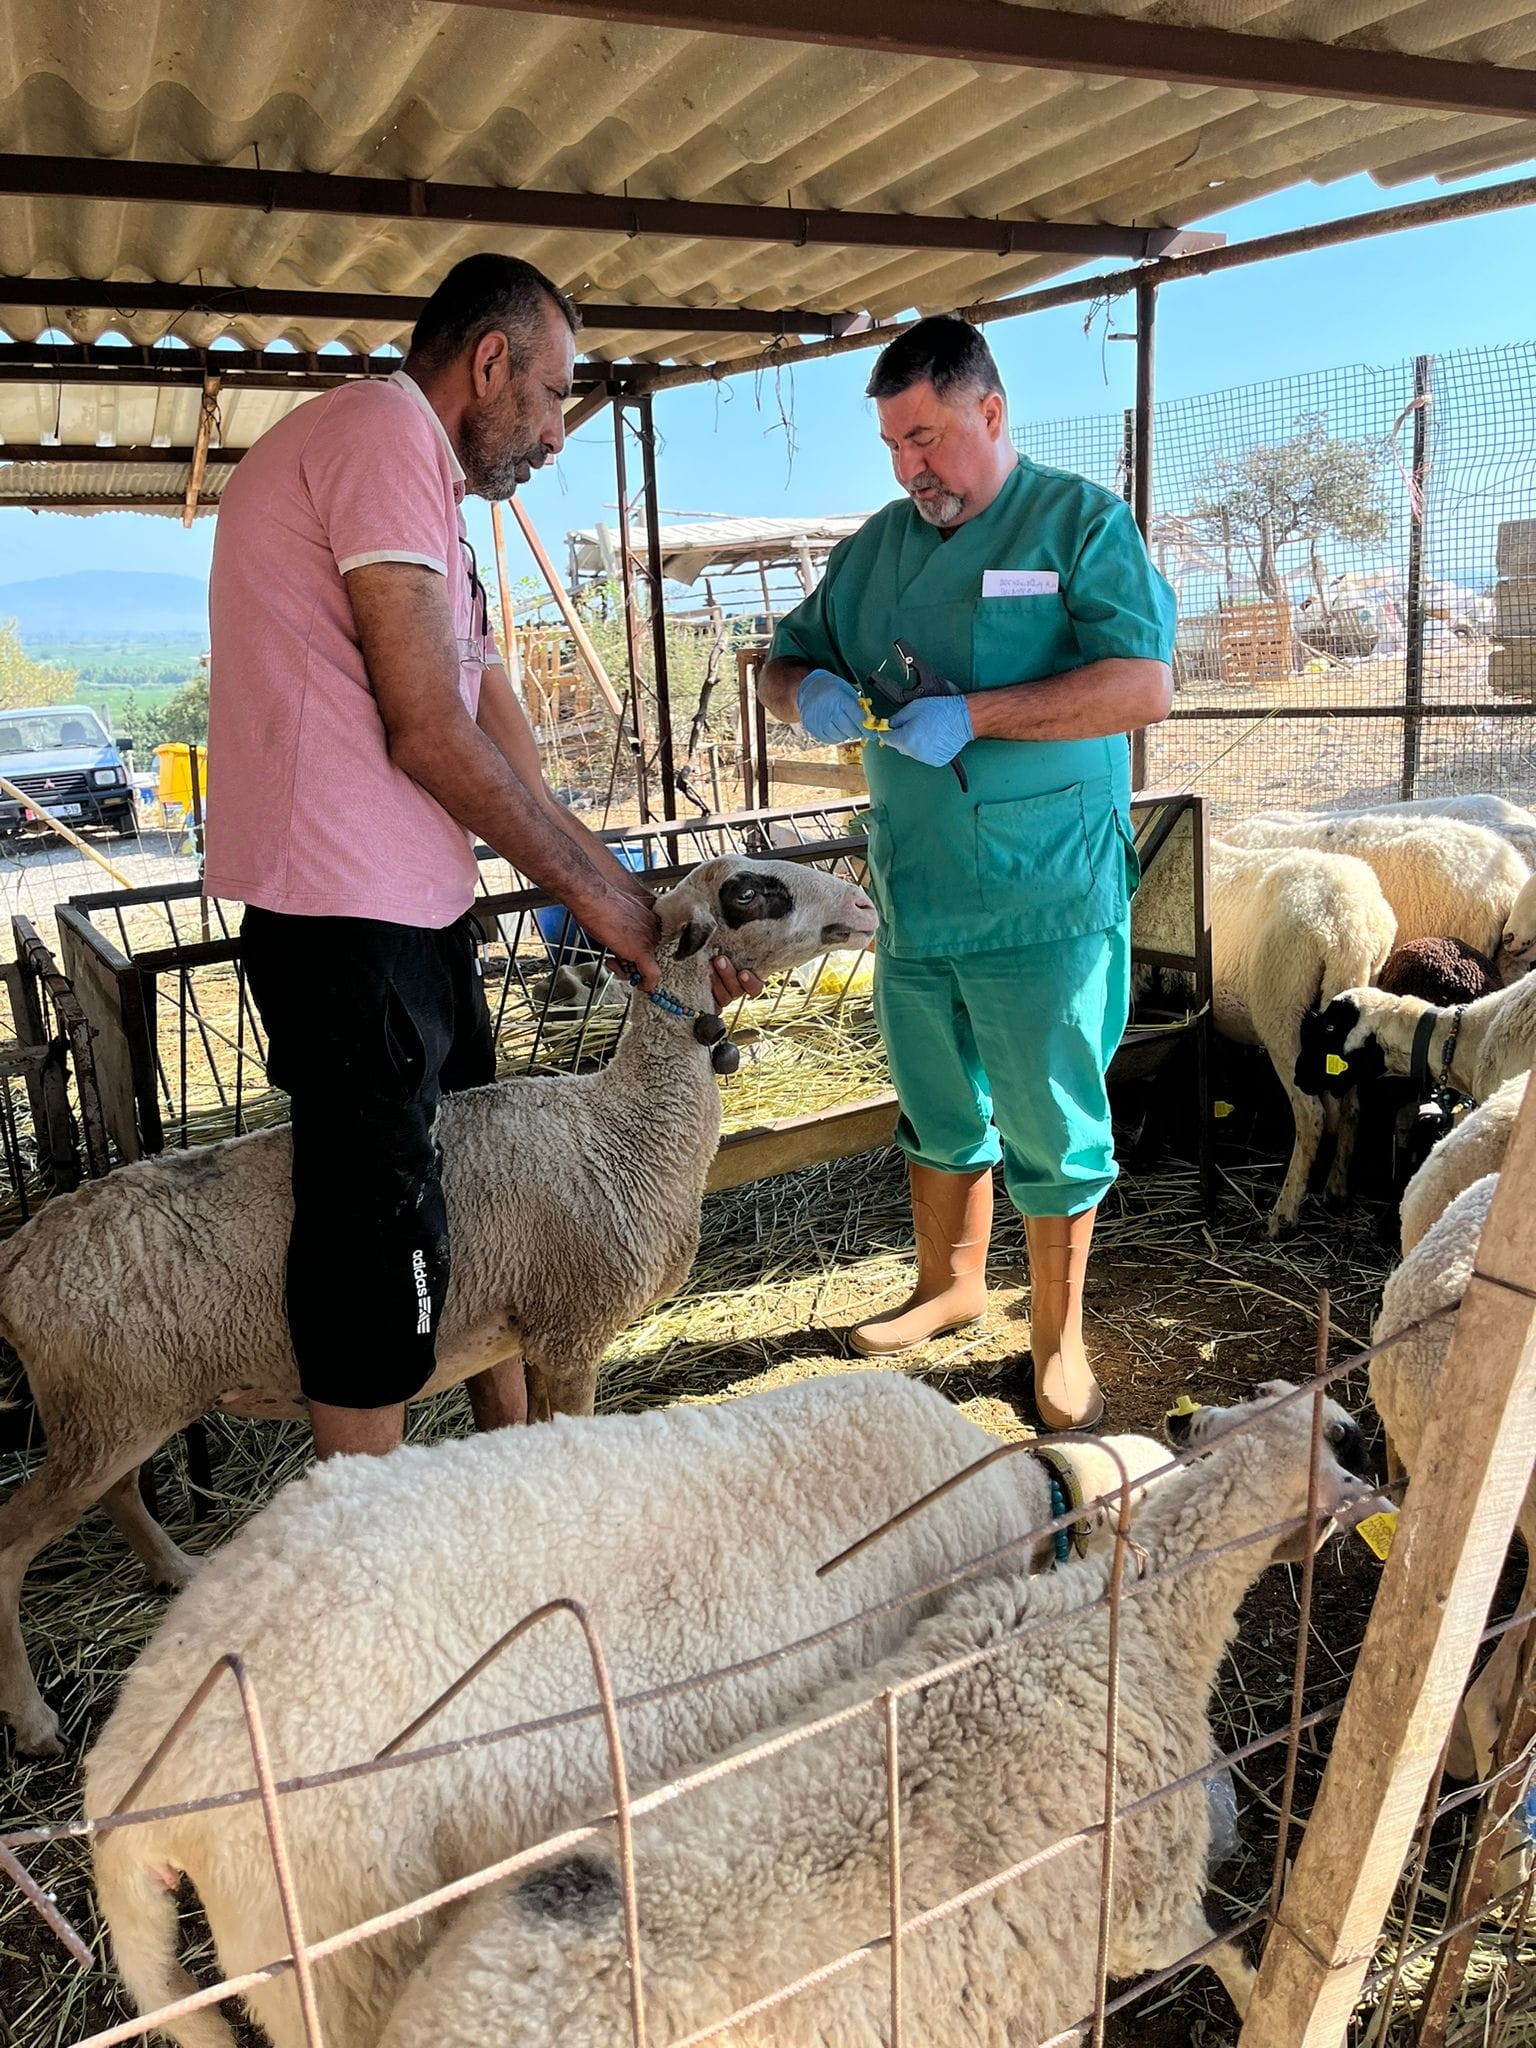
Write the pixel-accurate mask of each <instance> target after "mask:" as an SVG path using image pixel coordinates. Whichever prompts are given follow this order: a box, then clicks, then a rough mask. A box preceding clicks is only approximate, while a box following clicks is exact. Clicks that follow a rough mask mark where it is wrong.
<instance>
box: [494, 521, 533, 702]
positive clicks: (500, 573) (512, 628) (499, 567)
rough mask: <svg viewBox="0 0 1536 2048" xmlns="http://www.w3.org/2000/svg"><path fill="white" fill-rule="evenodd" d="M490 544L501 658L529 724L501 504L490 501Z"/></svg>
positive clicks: (521, 654) (521, 653) (526, 692)
mask: <svg viewBox="0 0 1536 2048" xmlns="http://www.w3.org/2000/svg"><path fill="white" fill-rule="evenodd" d="M491 547H492V549H493V550H494V552H495V555H496V596H497V599H498V601H499V602H500V605H501V658H502V660H503V662H505V664H506V670H507V674H508V676H509V677H510V678H511V680H512V687H513V689H514V690H516V691H517V693H518V694H519V696H521V698H522V699H523V705H524V709H525V710H526V711H527V713H528V720H529V723H530V724H531V725H537V723H538V720H537V719H536V718H535V717H534V715H533V706H532V704H531V703H529V701H528V691H527V688H526V686H525V685H524V682H523V650H522V649H521V648H520V647H519V646H518V644H517V623H516V621H515V620H514V618H513V616H512V593H511V591H510V590H509V589H508V587H507V542H506V535H505V534H504V533H503V531H502V525H501V507H500V505H499V504H497V503H496V502H495V501H494V500H493V501H492V504H491Z"/></svg>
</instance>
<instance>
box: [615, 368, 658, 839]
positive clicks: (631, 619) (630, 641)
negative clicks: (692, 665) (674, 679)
mask: <svg viewBox="0 0 1536 2048" xmlns="http://www.w3.org/2000/svg"><path fill="white" fill-rule="evenodd" d="M624 415H625V403H624V399H623V397H622V395H619V394H616V395H615V397H614V401H613V472H614V481H615V484H616V485H617V491H616V495H617V497H618V501H619V584H620V587H621V589H622V590H623V593H624V645H625V648H626V650H627V652H628V656H629V715H630V720H631V723H632V725H633V727H634V748H635V785H636V790H637V793H638V795H639V799H640V821H641V823H642V824H649V823H650V817H651V793H650V789H649V787H648V785H647V777H646V772H645V696H644V691H643V688H642V684H641V670H640V616H639V613H638V612H637V611H636V609H635V563H634V557H633V556H632V555H631V554H630V551H629V480H628V465H627V463H626V461H625V458H624V436H625V433H626V432H627V431H628V421H627V420H626V419H625V416H624Z"/></svg>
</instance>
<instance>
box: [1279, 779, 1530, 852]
mask: <svg viewBox="0 0 1536 2048" xmlns="http://www.w3.org/2000/svg"><path fill="white" fill-rule="evenodd" d="M1260 815H1261V816H1262V819H1263V821H1264V823H1265V824H1266V825H1275V826H1278V827H1281V828H1282V830H1284V829H1289V828H1292V827H1295V826H1298V825H1303V826H1305V825H1312V824H1316V823H1317V821H1318V819H1319V818H1327V819H1333V820H1338V819H1345V818H1369V819H1371V820H1372V821H1373V822H1385V823H1388V824H1394V825H1396V826H1398V827H1399V829H1401V830H1404V831H1410V832H1411V831H1416V830H1417V829H1418V828H1419V827H1420V826H1421V825H1423V824H1424V823H1425V822H1426V821H1427V820H1430V819H1434V818H1451V819H1454V820H1455V821H1456V822H1457V823H1458V824H1461V825H1478V826H1481V827H1482V829H1483V830H1484V831H1486V832H1496V833H1497V834H1498V835H1499V837H1500V838H1501V839H1507V840H1508V841H1509V843H1510V845H1511V846H1512V847H1514V849H1515V851H1516V852H1517V853H1518V854H1519V855H1520V857H1521V858H1522V859H1523V860H1524V862H1525V864H1526V866H1527V867H1528V868H1532V869H1536V813H1533V812H1531V811H1529V810H1526V809H1524V808H1523V807H1522V806H1521V805H1519V804H1512V803H1510V802H1509V801H1508V800H1507V799H1506V798H1504V797H1502V796H1419V797H1411V798H1409V799H1408V800H1407V801H1406V802H1403V803H1377V804H1337V805H1334V804H1330V805H1329V806H1328V807H1327V809H1326V810H1322V811H1264V812H1262V813H1261V814H1260Z"/></svg>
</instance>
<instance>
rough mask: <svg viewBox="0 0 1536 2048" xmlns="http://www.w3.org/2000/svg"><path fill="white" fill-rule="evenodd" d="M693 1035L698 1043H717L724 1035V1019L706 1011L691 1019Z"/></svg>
mask: <svg viewBox="0 0 1536 2048" xmlns="http://www.w3.org/2000/svg"><path fill="white" fill-rule="evenodd" d="M693 1035H694V1037H695V1038H696V1039H697V1040H698V1041H699V1043H700V1045H718V1044H719V1042H720V1040H721V1039H722V1038H724V1036H725V1019H724V1018H723V1017H716V1016H714V1015H713V1014H712V1013H710V1012H709V1011H706V1012H705V1013H704V1015H703V1016H702V1017H695V1018H694V1020H693Z"/></svg>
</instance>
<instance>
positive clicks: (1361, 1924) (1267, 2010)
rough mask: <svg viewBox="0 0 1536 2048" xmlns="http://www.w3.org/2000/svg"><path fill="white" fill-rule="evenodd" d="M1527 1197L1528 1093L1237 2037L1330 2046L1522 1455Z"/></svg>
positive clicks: (1470, 1632) (1524, 1461) (1405, 1836)
mask: <svg viewBox="0 0 1536 2048" xmlns="http://www.w3.org/2000/svg"><path fill="white" fill-rule="evenodd" d="M1533 1203H1536V1097H1533V1098H1532V1099H1530V1100H1528V1101H1527V1102H1526V1104H1525V1107H1524V1109H1523V1110H1522V1111H1521V1114H1520V1117H1519V1120H1518V1122H1517V1124H1516V1126H1515V1131H1514V1135H1513V1137H1512V1138H1511V1141H1510V1146H1509V1151H1508V1153H1507V1154H1506V1156H1505V1161H1504V1168H1503V1171H1502V1173H1501V1174H1500V1176H1499V1185H1498V1188H1497V1191H1496V1192H1495V1194H1494V1199H1493V1206H1492V1208H1491V1209H1490V1210H1489V1214H1488V1221H1487V1224H1486V1226H1485V1227H1484V1230H1483V1236H1482V1242H1481V1244H1480V1245H1479V1246H1478V1250H1477V1260H1476V1264H1475V1266H1474V1269H1473V1274H1472V1278H1471V1281H1470V1282H1469V1283H1468V1286H1467V1291H1466V1294H1465V1295H1464V1296H1463V1299H1462V1304H1461V1308H1460V1310H1459V1312H1458V1314H1457V1316H1456V1321H1455V1327H1454V1332H1453V1334H1452V1337H1451V1342H1450V1347H1449V1351H1448V1353H1447V1356H1446V1360H1445V1365H1444V1368H1443V1370H1442V1372H1441V1375H1440V1386H1439V1391H1438V1394H1437V1396H1436V1399H1435V1405H1434V1409H1433V1412H1432V1414H1431V1416H1430V1420H1429V1427H1428V1429H1427V1430H1426V1432H1425V1435H1424V1440H1423V1443H1422V1446H1421V1448H1420V1453H1419V1458H1418V1463H1417V1468H1416V1470H1415V1472H1414V1475H1413V1481H1412V1484H1411V1485H1410V1486H1409V1489H1408V1493H1407V1497H1406V1498H1405V1500H1404V1502H1403V1511H1402V1518H1401V1520H1400V1521H1399V1523H1398V1527H1397V1535H1396V1538H1395V1540H1394V1542H1393V1545H1392V1554H1391V1556H1390V1557H1389V1558H1388V1560H1387V1564H1386V1569H1385V1571H1384V1572H1383V1574H1382V1581H1381V1586H1380V1589H1379V1591H1378V1592H1377V1595H1376V1604H1375V1606H1374V1608H1373V1609H1372V1612H1371V1620H1370V1626H1369V1627H1368V1628H1367V1630H1366V1635H1365V1643H1364V1646H1363V1647H1362V1649H1361V1652H1360V1659H1359V1662H1358V1664H1357V1665H1356V1667H1355V1675H1354V1679H1353V1681H1352V1683H1351V1685H1350V1688H1349V1697H1348V1699H1347V1700H1346V1701H1345V1703H1344V1711H1343V1713H1342V1715H1341V1716H1340V1718H1339V1727H1338V1734H1337V1736H1336V1737H1335V1740H1334V1745H1333V1754H1332V1756H1331V1757H1330V1758H1329V1761H1328V1769H1327V1772H1326V1774H1325V1775H1324V1778H1323V1785H1322V1790H1321V1792H1320V1793H1319V1795H1318V1801H1317V1806H1316V1808H1315V1810H1314V1812H1313V1815H1312V1818H1311V1820H1310V1821H1309V1822H1308V1824H1307V1831H1306V1834H1305V1835H1304V1836H1303V1838H1302V1843H1301V1849H1300V1851H1299V1853H1298V1855H1297V1858H1296V1865H1295V1868H1294V1870H1293V1871H1292V1874H1291V1881H1290V1883H1289V1884H1288V1885H1287V1886H1286V1890H1285V1896H1284V1898H1283V1899H1282V1900H1281V1903H1280V1912H1279V1916H1278V1918H1277V1920H1276V1923H1275V1926H1274V1928H1273V1930H1272V1932H1271V1934H1270V1937H1269V1942H1268V1944H1267V1946H1266V1948H1265V1951H1264V1961H1263V1966H1262V1968H1261V1970H1260V1973H1259V1982H1258V1988H1257V1990H1256V1991H1255V1993H1254V1997H1253V2003H1252V2005H1251V2006H1250V2007H1249V2011H1248V2017H1247V2020H1246V2021H1245V2022H1244V2025H1243V2032H1242V2041H1241V2048H1338V2044H1339V2043H1340V2042H1341V2041H1342V2040H1343V2039H1344V2034H1345V2029H1346V2027H1347V2025H1348V2022H1349V2016H1350V2013H1351V2012H1352V2010H1353V2009H1354V2005H1355V2001H1356V1999H1357V1997H1358V1996H1359V1992H1360V1986H1361V1983H1362V1981H1363V1979H1364V1977H1365V1973H1366V1970H1367V1969H1368V1968H1369V1966H1370V1963H1371V1959H1372V1955H1373V1953H1374V1951H1375V1947H1376V1943H1377V1940H1378V1938H1379V1937H1380V1933H1381V1927H1382V1922H1383V1920H1384V1919H1385V1917H1386V1912H1387V1908H1388V1906H1389V1905H1390V1903H1391V1900H1392V1894H1393V1891H1394V1889H1395V1888H1396V1885H1397V1881H1398V1877H1399V1875H1400V1873H1401V1870H1402V1865H1403V1859H1404V1857H1405V1855H1406V1854H1407V1851H1408V1846H1409V1843H1410V1842H1411V1840H1412V1838H1413V1833H1414V1829H1415V1826H1416V1824H1417V1821H1418V1817H1419V1812H1420V1808H1421V1807H1422V1805H1423V1802H1424V1796H1425V1793H1426V1791H1427V1789H1428V1786H1429V1781H1430V1777H1431V1775H1432V1773H1433V1771H1434V1768H1435V1765H1436V1763H1437V1761H1438V1759H1439V1756H1440V1752H1441V1750H1442V1748H1443V1747H1444V1744H1445V1738H1446V1735H1447V1733H1448V1732H1449V1729H1450V1726H1451V1721H1452V1719H1453V1717H1454V1715H1455V1713H1456V1710H1457V1707H1458V1705H1459V1704H1460V1701H1461V1695H1462V1691H1463V1688H1464V1687H1465V1685H1466V1682H1467V1674H1468V1672H1469V1670H1470V1669H1471V1665H1472V1658H1473V1654H1474V1652H1475V1650H1476V1648H1477V1642H1478V1637H1479V1636H1480V1635H1481V1633H1482V1629H1483V1626H1484V1623H1485V1621H1486V1619H1487V1615H1488V1606H1489V1602H1490V1600H1491V1598H1492V1596H1493V1591H1494V1588H1495V1586H1496V1585H1497V1583H1498V1578H1499V1573H1500V1570H1501V1569H1502V1567H1503V1563H1504V1558H1505V1554H1506V1553H1507V1551H1508V1549H1509V1539H1510V1537H1511V1536H1512V1534H1513V1533H1514V1527H1515V1517H1516V1515H1517V1513H1518V1512H1519V1508H1520V1504H1521V1502H1522V1500H1523V1499H1524V1497H1525V1489H1526V1486H1527V1484H1528V1482H1529V1480H1530V1475H1531V1468H1532V1464H1533V1462H1536V1247H1533V1244H1532V1236H1531V1229H1530V1221H1529V1219H1530V1215H1531V1209H1532V1204H1533Z"/></svg>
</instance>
